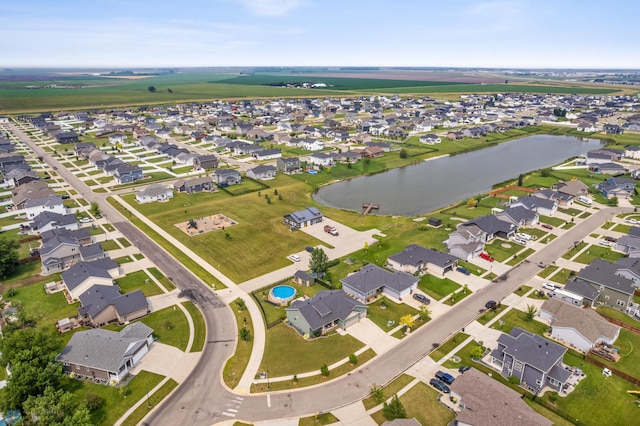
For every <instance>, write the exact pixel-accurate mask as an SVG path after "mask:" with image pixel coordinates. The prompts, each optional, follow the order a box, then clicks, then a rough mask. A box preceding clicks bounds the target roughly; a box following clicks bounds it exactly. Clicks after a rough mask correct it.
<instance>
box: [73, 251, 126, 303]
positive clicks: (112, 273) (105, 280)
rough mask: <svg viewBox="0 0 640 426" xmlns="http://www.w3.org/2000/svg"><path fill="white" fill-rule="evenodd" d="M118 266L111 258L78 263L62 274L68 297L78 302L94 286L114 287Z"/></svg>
mask: <svg viewBox="0 0 640 426" xmlns="http://www.w3.org/2000/svg"><path fill="white" fill-rule="evenodd" d="M119 272H120V269H119V267H118V264H117V263H116V262H115V261H114V260H112V259H109V258H104V259H100V260H96V261H93V262H78V263H76V264H75V265H73V266H72V267H71V268H69V270H68V271H65V272H63V273H62V275H61V276H60V278H61V279H62V284H63V285H64V287H65V292H66V294H67V297H69V298H70V299H71V300H77V299H78V298H79V297H80V295H81V294H83V293H84V292H86V291H87V290H89V289H90V288H91V287H92V286H94V285H101V286H105V285H106V286H112V285H113V278H114V277H116V276H118V274H119Z"/></svg>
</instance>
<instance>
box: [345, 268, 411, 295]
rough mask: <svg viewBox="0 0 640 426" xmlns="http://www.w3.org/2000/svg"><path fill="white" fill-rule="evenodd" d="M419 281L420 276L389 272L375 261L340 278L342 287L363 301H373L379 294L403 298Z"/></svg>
mask: <svg viewBox="0 0 640 426" xmlns="http://www.w3.org/2000/svg"><path fill="white" fill-rule="evenodd" d="M418 281H420V278H418V277H414V276H413V275H410V274H408V273H406V272H401V271H400V272H399V271H396V272H389V271H387V270H386V269H383V268H381V267H379V266H377V265H374V264H373V263H370V264H368V265H365V266H363V267H362V269H360V270H359V271H358V272H356V273H353V274H351V275H349V276H348V277H346V278H344V279H342V280H340V282H341V283H342V289H343V290H344V291H345V292H346V293H347V294H349V295H350V296H351V297H353V298H355V299H356V300H359V301H361V302H363V303H367V302H369V301H371V299H373V298H375V297H376V296H378V295H379V294H385V295H387V296H389V297H392V298H393V299H396V300H402V298H403V297H408V296H409V295H410V294H411V293H412V292H413V290H415V289H416V288H417V287H418Z"/></svg>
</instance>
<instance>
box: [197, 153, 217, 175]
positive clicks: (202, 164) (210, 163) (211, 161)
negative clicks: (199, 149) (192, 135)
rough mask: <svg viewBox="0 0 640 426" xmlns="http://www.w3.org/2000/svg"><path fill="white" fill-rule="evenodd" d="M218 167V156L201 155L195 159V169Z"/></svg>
mask: <svg viewBox="0 0 640 426" xmlns="http://www.w3.org/2000/svg"><path fill="white" fill-rule="evenodd" d="M216 167H218V158H217V157H216V156H215V155H213V154H210V155H199V156H197V157H195V158H194V159H193V170H194V171H198V170H209V169H215V168H216Z"/></svg>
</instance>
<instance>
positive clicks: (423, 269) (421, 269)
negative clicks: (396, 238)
mask: <svg viewBox="0 0 640 426" xmlns="http://www.w3.org/2000/svg"><path fill="white" fill-rule="evenodd" d="M457 264H458V258H457V257H455V256H452V255H450V254H447V253H442V252H440V251H436V250H431V249H426V248H424V247H421V246H419V245H417V244H411V245H408V246H407V248H405V249H404V250H403V251H401V252H400V253H396V254H394V255H392V256H389V257H388V258H387V266H388V267H389V268H391V269H393V270H395V271H403V272H407V273H409V274H412V275H415V274H423V273H430V274H432V275H439V276H442V275H444V274H445V272H448V271H451V270H453V269H454V268H455V267H456V265H457Z"/></svg>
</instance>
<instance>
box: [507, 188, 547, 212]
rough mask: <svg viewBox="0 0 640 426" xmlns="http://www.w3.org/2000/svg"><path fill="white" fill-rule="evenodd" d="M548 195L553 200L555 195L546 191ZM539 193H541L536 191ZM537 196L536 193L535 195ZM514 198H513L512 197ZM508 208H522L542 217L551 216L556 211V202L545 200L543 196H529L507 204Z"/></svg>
mask: <svg viewBox="0 0 640 426" xmlns="http://www.w3.org/2000/svg"><path fill="white" fill-rule="evenodd" d="M546 191H548V193H549V195H550V196H551V197H553V198H555V195H556V194H557V193H556V192H554V191H551V190H549V189H547V190H546ZM538 192H541V191H538ZM536 194H537V193H536ZM512 198H515V197H512ZM509 207H511V208H515V207H523V208H525V209H527V210H529V211H532V212H536V213H537V214H538V215H542V216H553V215H554V213H555V212H556V211H558V202H557V201H555V200H554V199H551V198H547V197H545V196H541V195H538V196H535V195H534V196H531V197H518V198H515V200H512V201H510V202H509Z"/></svg>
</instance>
